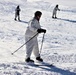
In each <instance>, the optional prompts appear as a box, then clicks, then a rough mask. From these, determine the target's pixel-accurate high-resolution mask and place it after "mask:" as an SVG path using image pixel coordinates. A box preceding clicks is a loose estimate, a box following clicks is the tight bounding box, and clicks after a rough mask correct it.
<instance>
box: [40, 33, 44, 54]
mask: <svg viewBox="0 0 76 75" xmlns="http://www.w3.org/2000/svg"><path fill="white" fill-rule="evenodd" d="M44 36H45V33H44V34H43V37H42V44H41V48H40V54H41V50H42V46H43V42H44Z"/></svg>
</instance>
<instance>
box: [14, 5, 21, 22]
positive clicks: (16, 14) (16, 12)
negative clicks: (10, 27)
mask: <svg viewBox="0 0 76 75" xmlns="http://www.w3.org/2000/svg"><path fill="white" fill-rule="evenodd" d="M20 11H21V9H20V7H19V5H18V6H17V7H16V9H15V19H14V20H15V21H16V20H17V17H18V20H19V21H20Z"/></svg>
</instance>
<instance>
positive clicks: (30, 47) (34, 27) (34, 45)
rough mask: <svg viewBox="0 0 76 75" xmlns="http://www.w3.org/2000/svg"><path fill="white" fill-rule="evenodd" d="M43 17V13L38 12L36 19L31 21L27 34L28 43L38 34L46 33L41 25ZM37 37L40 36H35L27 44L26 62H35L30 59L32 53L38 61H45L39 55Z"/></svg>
mask: <svg viewBox="0 0 76 75" xmlns="http://www.w3.org/2000/svg"><path fill="white" fill-rule="evenodd" d="M41 15H42V12H40V11H36V12H35V14H34V18H33V19H32V20H30V21H29V24H28V27H27V29H26V33H25V40H26V41H28V40H29V39H30V38H32V37H33V36H34V35H36V34H37V33H46V30H45V29H42V28H41V26H40V23H39V20H40V17H41ZM37 37H38V35H37V36H35V37H34V38H33V39H31V40H30V41H29V42H28V43H27V44H26V59H25V61H26V62H34V60H32V59H30V56H31V54H32V52H33V53H34V55H35V57H36V60H38V61H41V62H42V61H43V59H42V58H41V57H40V54H39V47H38V40H37Z"/></svg>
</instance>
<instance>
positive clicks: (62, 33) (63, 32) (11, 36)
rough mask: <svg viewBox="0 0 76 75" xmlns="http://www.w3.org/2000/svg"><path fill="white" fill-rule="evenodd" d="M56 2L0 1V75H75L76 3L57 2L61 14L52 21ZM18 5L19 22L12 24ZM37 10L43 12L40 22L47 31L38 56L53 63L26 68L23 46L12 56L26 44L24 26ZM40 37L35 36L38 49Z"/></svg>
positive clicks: (38, 0) (49, 0) (47, 0)
mask: <svg viewBox="0 0 76 75" xmlns="http://www.w3.org/2000/svg"><path fill="white" fill-rule="evenodd" d="M56 1H57V0H56ZM56 1H55V0H54V1H52V0H45V1H43V0H37V1H35V0H31V1H30V0H13V1H12V0H0V75H76V7H75V5H74V3H76V1H75V0H73V1H72V3H71V0H66V1H65V2H66V3H64V2H63V3H62V0H61V1H60V0H58V3H57V4H59V8H60V10H61V11H58V14H57V16H58V19H52V18H51V16H52V11H53V8H54V7H55V5H56ZM68 1H69V2H68ZM67 2H68V4H67ZM17 5H20V8H21V15H20V16H21V22H18V21H14V13H15V12H14V10H15V8H16V6H17ZM36 10H40V11H42V13H43V15H42V17H41V20H40V23H41V26H42V27H43V28H45V29H46V30H47V33H46V35H45V41H44V43H43V49H42V51H41V57H42V58H43V59H44V61H45V62H47V63H49V64H51V63H53V64H54V66H52V67H46V66H40V67H36V66H34V67H32V66H28V65H26V64H25V46H24V47H22V48H21V49H20V50H19V51H18V52H16V53H15V54H14V55H11V53H12V52H14V51H15V50H16V49H18V48H19V47H20V46H21V45H23V44H24V43H25V30H26V27H27V26H28V21H29V20H30V19H31V18H32V17H33V14H34V12H35V11H36ZM42 36H43V34H40V35H39V37H38V40H39V47H40V45H41V40H42ZM32 58H33V59H35V57H34V56H33V55H32Z"/></svg>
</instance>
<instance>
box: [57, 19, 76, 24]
mask: <svg viewBox="0 0 76 75" xmlns="http://www.w3.org/2000/svg"><path fill="white" fill-rule="evenodd" d="M57 19H58V20H64V21H68V22H72V23H76V20H69V19H62V18H57Z"/></svg>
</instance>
